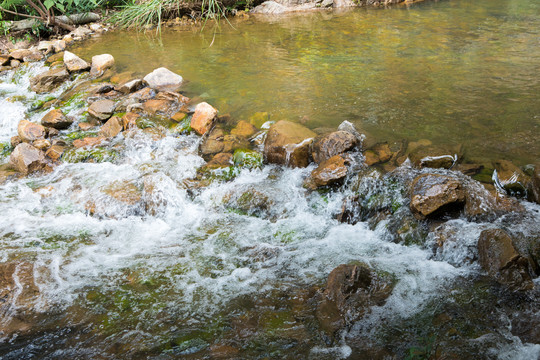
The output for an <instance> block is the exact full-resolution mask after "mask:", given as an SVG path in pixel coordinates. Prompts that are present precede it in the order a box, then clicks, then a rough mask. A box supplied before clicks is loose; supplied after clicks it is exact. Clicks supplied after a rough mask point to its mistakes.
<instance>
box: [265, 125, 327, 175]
mask: <svg viewBox="0 0 540 360" xmlns="http://www.w3.org/2000/svg"><path fill="white" fill-rule="evenodd" d="M316 136H317V134H315V133H314V132H313V131H311V130H309V129H308V128H307V127H305V126H302V125H300V124H297V123H293V122H291V121H287V120H281V121H278V122H277V123H275V124H274V125H272V126H271V127H270V129H269V130H268V134H267V136H266V141H265V143H264V157H265V159H266V161H267V162H268V163H271V164H281V165H288V166H291V167H306V166H308V165H309V163H310V160H311V151H310V147H311V143H312V141H313V139H314V138H315V137H316Z"/></svg>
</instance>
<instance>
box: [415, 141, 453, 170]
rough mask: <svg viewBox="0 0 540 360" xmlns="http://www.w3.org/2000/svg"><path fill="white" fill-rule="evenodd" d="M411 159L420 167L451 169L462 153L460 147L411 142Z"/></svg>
mask: <svg viewBox="0 0 540 360" xmlns="http://www.w3.org/2000/svg"><path fill="white" fill-rule="evenodd" d="M408 150H409V154H408V156H409V159H410V160H411V162H412V163H413V164H414V166H416V167H419V168H426V167H427V168H434V169H437V168H439V169H450V168H451V167H453V166H454V165H455V164H456V163H457V161H458V159H459V155H460V153H461V150H460V147H459V146H458V147H454V148H450V147H445V146H435V145H432V144H429V145H428V144H427V143H426V144H424V145H423V143H421V141H419V142H418V143H411V144H410V146H409V149H408Z"/></svg>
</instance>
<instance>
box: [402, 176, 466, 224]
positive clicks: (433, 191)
mask: <svg viewBox="0 0 540 360" xmlns="http://www.w3.org/2000/svg"><path fill="white" fill-rule="evenodd" d="M464 202H465V192H464V190H463V187H462V185H461V183H460V182H459V180H458V179H456V178H453V177H451V176H446V175H438V174H423V175H419V176H417V177H416V178H415V179H414V181H413V183H412V185H411V204H410V207H411V210H412V212H413V213H414V214H415V216H417V217H418V218H424V217H426V216H430V215H435V214H436V212H437V211H438V210H441V209H443V208H448V207H451V206H456V207H460V206H463V205H464Z"/></svg>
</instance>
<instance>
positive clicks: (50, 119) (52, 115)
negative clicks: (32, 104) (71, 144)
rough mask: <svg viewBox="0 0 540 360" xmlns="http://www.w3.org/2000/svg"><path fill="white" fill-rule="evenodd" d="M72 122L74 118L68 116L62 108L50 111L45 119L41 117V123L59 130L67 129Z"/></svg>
mask: <svg viewBox="0 0 540 360" xmlns="http://www.w3.org/2000/svg"><path fill="white" fill-rule="evenodd" d="M72 123H73V120H72V119H70V118H68V117H66V116H65V115H64V113H63V112H62V110H60V109H54V110H51V111H49V112H48V113H47V114H46V115H45V116H44V117H43V119H41V125H43V126H47V127H51V128H54V129H58V130H62V129H67V128H68V127H70V126H71V124H72Z"/></svg>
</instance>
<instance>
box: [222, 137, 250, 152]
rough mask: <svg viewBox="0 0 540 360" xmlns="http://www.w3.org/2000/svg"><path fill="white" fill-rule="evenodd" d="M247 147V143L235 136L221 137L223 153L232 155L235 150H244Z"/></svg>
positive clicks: (242, 138)
mask: <svg viewBox="0 0 540 360" xmlns="http://www.w3.org/2000/svg"><path fill="white" fill-rule="evenodd" d="M248 147H249V141H248V140H247V139H246V138H244V137H240V136H236V135H225V136H224V137H223V152H229V153H232V152H234V151H235V150H237V149H246V148H248Z"/></svg>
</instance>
